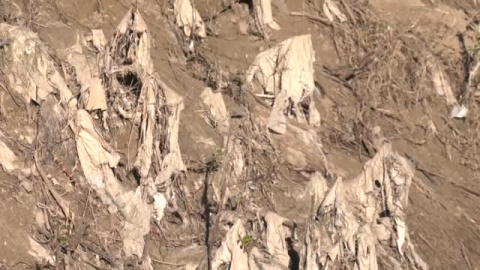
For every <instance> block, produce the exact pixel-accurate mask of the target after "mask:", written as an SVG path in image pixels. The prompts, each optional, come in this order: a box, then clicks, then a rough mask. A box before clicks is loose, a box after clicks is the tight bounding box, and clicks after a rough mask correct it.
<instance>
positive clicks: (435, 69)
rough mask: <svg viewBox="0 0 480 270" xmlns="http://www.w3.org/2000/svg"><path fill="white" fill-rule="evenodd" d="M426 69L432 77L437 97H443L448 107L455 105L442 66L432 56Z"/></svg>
mask: <svg viewBox="0 0 480 270" xmlns="http://www.w3.org/2000/svg"><path fill="white" fill-rule="evenodd" d="M427 68H428V70H429V72H430V76H431V77H432V82H433V86H434V87H435V90H436V92H437V94H438V95H439V96H443V97H445V100H446V101H447V104H448V105H453V104H457V99H456V98H455V95H454V94H453V90H452V86H451V85H450V82H449V80H448V78H447V75H446V74H445V71H444V70H443V68H442V66H441V65H440V63H439V62H438V60H437V59H435V58H434V56H430V57H429V58H428V62H427Z"/></svg>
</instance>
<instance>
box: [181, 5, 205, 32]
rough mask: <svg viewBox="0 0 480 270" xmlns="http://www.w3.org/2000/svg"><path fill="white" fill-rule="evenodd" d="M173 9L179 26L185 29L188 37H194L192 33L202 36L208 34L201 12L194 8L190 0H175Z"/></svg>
mask: <svg viewBox="0 0 480 270" xmlns="http://www.w3.org/2000/svg"><path fill="white" fill-rule="evenodd" d="M173 9H174V13H175V21H176V23H177V26H178V27H180V28H182V29H183V33H184V34H185V36H186V37H192V34H194V35H196V36H198V37H201V38H205V37H206V36H207V34H206V31H205V24H204V23H203V20H202V18H201V16H200V13H198V11H197V10H196V9H194V7H193V6H192V3H190V0H175V2H174V4H173Z"/></svg>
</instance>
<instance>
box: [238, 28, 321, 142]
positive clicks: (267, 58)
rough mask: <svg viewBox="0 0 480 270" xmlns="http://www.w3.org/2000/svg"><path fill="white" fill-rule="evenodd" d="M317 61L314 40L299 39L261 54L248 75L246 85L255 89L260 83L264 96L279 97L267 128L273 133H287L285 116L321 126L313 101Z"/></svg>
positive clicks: (282, 43)
mask: <svg viewBox="0 0 480 270" xmlns="http://www.w3.org/2000/svg"><path fill="white" fill-rule="evenodd" d="M314 61H315V52H314V51H313V47H312V41H311V36H310V35H304V36H297V37H293V38H290V39H287V40H285V41H283V42H281V43H280V44H278V45H276V46H275V47H273V48H271V49H269V50H266V51H264V52H262V53H260V54H259V55H258V56H257V57H256V58H255V61H254V62H253V64H252V65H251V66H250V68H249V69H248V71H247V72H246V81H247V83H248V84H250V85H251V86H252V88H253V89H255V84H254V79H256V82H258V83H259V84H260V87H261V90H262V91H263V92H264V94H269V95H274V96H275V100H274V104H273V108H272V112H271V114H270V118H269V120H268V124H267V126H268V128H269V129H270V130H271V131H273V132H276V133H279V134H284V133H285V132H286V129H287V123H286V117H285V115H287V116H293V117H295V118H296V120H297V121H299V122H302V123H303V122H307V123H308V124H310V125H312V126H319V125H320V114H319V113H318V111H317V109H316V108H315V102H314V101H313V92H314V90H315V83H314V78H313V74H314V70H313V62H314ZM306 111H307V112H308V113H306ZM285 112H286V113H285Z"/></svg>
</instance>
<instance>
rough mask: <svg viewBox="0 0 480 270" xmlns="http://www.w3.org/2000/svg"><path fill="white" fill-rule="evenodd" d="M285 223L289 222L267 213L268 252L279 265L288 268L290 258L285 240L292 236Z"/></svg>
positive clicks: (266, 238)
mask: <svg viewBox="0 0 480 270" xmlns="http://www.w3.org/2000/svg"><path fill="white" fill-rule="evenodd" d="M285 221H287V219H286V218H284V217H281V216H279V215H277V214H275V213H273V212H269V213H267V215H266V216H265V222H266V223H267V231H266V234H265V241H266V246H267V251H268V253H269V254H270V255H271V256H272V257H273V260H275V262H276V263H278V264H279V265H281V266H283V267H286V268H288V265H289V263H290V257H289V256H288V249H287V243H286V242H285V239H286V238H287V237H289V236H290V235H289V232H288V229H286V228H285V227H284V226H283V222H285Z"/></svg>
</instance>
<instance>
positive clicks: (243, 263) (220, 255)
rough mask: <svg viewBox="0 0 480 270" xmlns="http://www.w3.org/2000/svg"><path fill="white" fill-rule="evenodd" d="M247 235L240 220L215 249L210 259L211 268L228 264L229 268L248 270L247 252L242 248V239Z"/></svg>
mask: <svg viewBox="0 0 480 270" xmlns="http://www.w3.org/2000/svg"><path fill="white" fill-rule="evenodd" d="M246 235H247V232H246V231H245V228H244V226H243V224H242V221H241V220H237V221H236V222H235V224H234V225H233V226H232V227H231V228H230V230H229V231H228V232H227V235H226V237H225V240H224V241H222V244H221V246H220V248H218V249H217V250H216V251H215V254H214V258H213V260H212V269H219V267H220V266H221V265H224V264H227V263H228V264H230V268H229V269H235V270H249V267H248V254H247V253H246V252H245V251H244V250H243V249H242V241H243V239H244V237H245V236H246Z"/></svg>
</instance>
